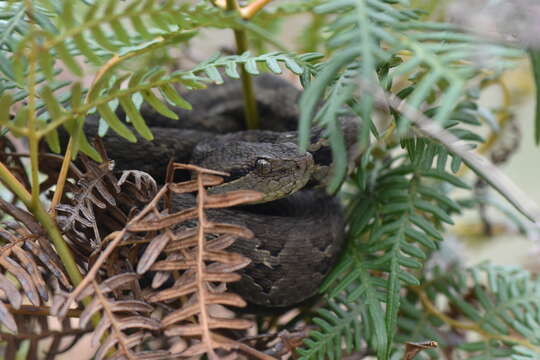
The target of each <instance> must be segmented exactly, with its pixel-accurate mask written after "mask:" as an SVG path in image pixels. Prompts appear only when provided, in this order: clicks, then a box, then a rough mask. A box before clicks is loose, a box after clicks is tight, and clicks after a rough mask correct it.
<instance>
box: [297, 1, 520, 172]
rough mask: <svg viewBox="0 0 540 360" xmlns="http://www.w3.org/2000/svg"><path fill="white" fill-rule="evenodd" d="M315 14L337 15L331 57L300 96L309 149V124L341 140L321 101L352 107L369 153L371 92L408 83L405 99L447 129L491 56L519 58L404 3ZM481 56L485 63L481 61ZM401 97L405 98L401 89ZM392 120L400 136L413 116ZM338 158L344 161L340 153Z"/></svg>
mask: <svg viewBox="0 0 540 360" xmlns="http://www.w3.org/2000/svg"><path fill="white" fill-rule="evenodd" d="M316 11H317V12H319V13H322V14H327V15H328V16H330V17H333V18H334V21H333V22H332V23H331V24H330V25H329V29H330V36H329V37H328V41H327V46H328V48H329V49H330V50H331V51H333V54H332V56H331V57H330V59H329V60H328V61H327V62H326V63H324V66H323V67H322V68H321V69H320V73H319V74H318V75H317V77H316V78H315V79H314V80H313V81H312V82H311V83H310V85H309V86H308V88H307V89H306V91H305V92H304V95H303V97H302V99H301V102H300V106H301V109H302V115H301V120H300V123H301V126H300V129H301V138H300V141H301V145H302V146H306V144H307V134H308V132H307V129H309V127H310V126H311V123H312V121H315V122H318V123H319V124H321V125H322V126H325V127H327V128H328V131H329V134H330V135H329V137H330V138H331V139H335V140H336V141H343V140H342V136H341V135H340V134H339V131H335V130H333V128H334V129H338V130H339V126H337V125H335V122H336V120H334V125H330V124H331V123H330V122H328V119H331V118H334V119H337V116H336V115H337V114H328V113H324V114H323V113H322V111H328V110H327V108H326V107H323V108H320V109H319V108H318V106H319V102H320V99H324V101H325V102H329V103H332V105H331V106H330V108H331V109H333V111H334V112H338V111H342V110H343V107H349V108H351V109H352V111H353V112H354V113H355V114H356V115H357V116H358V118H359V119H361V122H362V125H363V126H362V127H361V129H362V131H361V133H360V134H359V144H360V146H361V147H362V148H366V147H367V144H368V141H369V131H373V126H371V124H370V121H371V118H372V113H373V103H374V94H375V93H377V92H380V91H381V89H384V90H386V91H388V90H390V91H392V86H393V84H397V83H398V82H399V83H400V85H402V84H403V82H405V84H407V85H408V87H407V88H406V95H403V96H402V97H403V98H405V100H406V102H407V103H408V104H409V105H410V106H412V107H413V108H417V109H423V108H425V107H426V105H429V106H430V107H432V108H433V109H435V110H434V111H432V113H431V114H430V115H429V116H430V117H431V118H432V119H433V120H434V121H437V122H439V123H440V124H441V125H442V126H444V127H446V126H450V125H451V122H450V120H451V117H452V115H453V114H455V110H456V109H457V106H458V105H459V104H460V102H461V101H462V100H463V93H464V89H465V85H466V84H467V83H468V80H469V79H470V78H471V77H473V76H476V75H478V74H480V73H481V68H482V71H485V69H486V68H489V66H491V65H493V64H492V63H491V61H489V62H488V61H487V60H488V59H489V60H491V59H492V58H493V57H495V58H496V59H497V61H498V62H497V67H500V66H503V67H504V66H507V65H508V63H509V60H508V61H506V59H512V58H514V57H517V56H520V55H522V52H521V51H518V50H515V49H512V48H508V47H503V46H500V45H497V44H489V43H486V42H485V40H481V39H479V38H476V37H474V36H472V35H467V34H465V33H463V32H462V31H461V30H459V29H457V28H456V27H454V26H451V25H447V24H433V23H423V22H419V21H417V20H416V18H417V16H416V15H415V13H414V11H412V10H411V9H410V8H408V5H406V4H401V5H399V6H398V5H391V4H389V3H388V2H387V1H383V0H373V1H371V0H370V1H367V0H338V1H326V2H324V3H322V4H321V5H320V6H318V7H317V8H316ZM478 59H484V60H486V61H483V62H480V63H479V61H478ZM344 74H345V75H344ZM344 76H346V77H348V78H350V79H353V80H352V81H351V85H350V86H349V87H348V88H347V93H348V95H345V94H343V95H342V96H340V97H336V96H335V95H334V94H335V90H334V87H340V86H342V81H341V79H342V78H343V77H344ZM379 79H380V80H379ZM402 92H403V94H405V90H403V91H402ZM317 109H319V110H317ZM315 112H317V115H316V116H314V113H315ZM394 117H395V121H396V124H397V126H398V135H400V136H402V135H403V134H405V132H406V131H407V130H408V129H409V127H410V119H406V118H403V117H402V116H400V115H399V114H397V113H395V114H394ZM374 135H376V134H374ZM458 135H460V136H469V137H471V136H472V133H470V132H469V133H467V134H465V133H463V130H460V131H458ZM338 139H339V140H338ZM336 148H337V147H336ZM337 155H338V157H339V156H345V155H344V153H343V152H339V153H338V154H337ZM340 176H341V174H340ZM336 181H337V180H336Z"/></svg>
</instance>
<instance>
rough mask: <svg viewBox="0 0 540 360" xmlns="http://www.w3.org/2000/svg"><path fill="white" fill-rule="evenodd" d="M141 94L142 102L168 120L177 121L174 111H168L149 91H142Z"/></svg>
mask: <svg viewBox="0 0 540 360" xmlns="http://www.w3.org/2000/svg"><path fill="white" fill-rule="evenodd" d="M141 94H142V96H143V97H144V100H145V101H146V102H147V103H148V104H149V105H150V106H152V107H153V108H154V109H155V110H156V111H157V112H158V113H160V114H161V115H163V116H166V117H168V118H170V119H173V120H178V115H177V114H176V113H175V112H174V111H172V110H171V109H169V108H168V107H167V105H165V104H163V103H162V102H161V100H159V99H158V98H157V96H155V95H154V93H153V92H152V91H151V90H145V91H142V92H141Z"/></svg>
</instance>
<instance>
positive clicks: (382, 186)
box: [322, 139, 468, 359]
mask: <svg viewBox="0 0 540 360" xmlns="http://www.w3.org/2000/svg"><path fill="white" fill-rule="evenodd" d="M405 146H406V148H407V149H408V150H409V157H408V158H402V157H400V156H398V157H397V158H396V160H395V161H393V162H391V163H390V167H389V168H386V169H382V170H381V171H380V173H379V174H378V176H377V178H376V179H375V180H374V181H373V183H370V184H368V185H367V186H366V184H364V183H363V181H359V182H357V183H355V185H356V186H357V189H358V193H357V194H354V195H352V197H351V200H350V208H349V210H348V214H349V218H348V223H349V226H350V227H349V237H350V239H351V241H352V244H351V245H350V248H349V251H347V252H346V254H345V256H344V258H343V259H342V260H341V261H340V264H339V265H338V266H337V267H336V268H335V269H334V271H333V273H332V274H331V275H330V276H329V277H328V279H327V281H326V282H325V284H324V285H323V287H322V290H323V291H324V292H325V293H326V294H328V296H329V297H330V298H333V297H335V296H338V295H340V294H341V293H342V292H343V291H347V293H348V296H347V301H354V300H356V299H357V298H358V297H360V298H363V299H366V297H368V298H369V299H368V301H367V304H369V305H367V314H368V315H369V317H368V319H364V327H365V328H366V329H369V332H367V333H368V334H371V335H370V336H375V337H376V338H371V337H370V336H366V337H367V341H368V342H369V343H370V344H372V348H373V349H375V350H376V351H377V353H378V356H379V358H381V359H387V358H389V356H390V354H391V351H392V346H393V343H394V334H395V332H396V329H397V326H398V313H399V311H400V293H401V289H402V288H403V286H418V285H420V279H419V275H420V269H422V267H423V264H424V262H425V261H426V259H427V258H428V255H429V254H430V253H431V252H432V251H434V250H435V249H437V247H438V242H439V241H441V240H442V235H441V234H440V230H439V229H438V228H437V225H441V226H442V224H444V223H447V224H452V219H451V217H450V215H451V214H453V213H459V212H460V207H459V205H458V204H457V203H455V202H454V201H453V200H451V199H450V198H449V197H448V196H446V195H445V193H444V192H443V191H441V190H440V189H439V187H438V186H441V185H443V184H447V186H448V185H452V186H455V187H460V188H468V186H467V184H465V183H464V182H463V181H462V180H460V179H459V178H458V177H456V176H455V175H453V174H451V173H449V172H447V171H446V165H447V164H446V163H447V160H448V156H447V153H446V152H445V151H444V150H445V149H444V148H443V147H441V146H440V145H438V144H433V143H431V142H429V140H426V139H417V140H413V139H411V140H407V142H405ZM439 151H441V152H439ZM437 184H439V185H437ZM362 189H364V190H362ZM439 227H440V226H439ZM383 304H384V308H385V311H384V314H385V315H384V318H383V313H382V312H381V309H382V308H383ZM381 325H382V326H383V328H384V330H382V329H381Z"/></svg>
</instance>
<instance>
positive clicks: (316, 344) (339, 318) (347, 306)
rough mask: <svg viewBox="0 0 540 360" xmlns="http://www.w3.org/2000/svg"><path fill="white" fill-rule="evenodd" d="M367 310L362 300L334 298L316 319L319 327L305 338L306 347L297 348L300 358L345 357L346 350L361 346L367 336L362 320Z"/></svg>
mask: <svg viewBox="0 0 540 360" xmlns="http://www.w3.org/2000/svg"><path fill="white" fill-rule="evenodd" d="M365 311H366V309H365V304H363V302H362V301H356V302H351V301H347V300H346V299H344V298H340V299H335V300H334V299H332V300H330V301H329V302H328V305H327V307H326V308H322V309H319V310H318V311H317V313H318V316H317V317H315V318H314V319H313V323H314V324H315V325H317V326H318V328H319V329H318V330H314V331H311V332H310V333H309V338H307V339H304V347H302V348H300V349H297V352H298V354H300V360H308V359H332V360H333V359H342V354H343V353H344V350H345V353H351V352H352V351H353V350H355V349H360V347H361V346H362V338H363V336H364V334H363V325H362V320H361V319H362V318H363V317H365ZM343 348H344V349H343Z"/></svg>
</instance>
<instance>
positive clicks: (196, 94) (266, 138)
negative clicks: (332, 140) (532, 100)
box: [85, 74, 356, 308]
mask: <svg viewBox="0 0 540 360" xmlns="http://www.w3.org/2000/svg"><path fill="white" fill-rule="evenodd" d="M254 90H255V94H256V103H257V108H258V111H259V116H260V129H259V130H246V129H245V126H244V100H243V93H242V91H243V90H242V86H241V82H240V81H238V80H227V81H225V83H224V84H223V85H210V86H208V87H207V88H206V89H203V90H195V91H188V92H185V93H181V96H182V97H183V98H184V99H185V100H186V102H188V103H189V104H191V106H192V109H184V108H180V107H173V106H169V109H171V110H172V111H174V113H175V114H177V116H178V118H179V120H171V119H170V118H168V117H167V116H165V115H163V114H162V113H163V112H158V111H157V110H155V109H154V108H152V107H150V106H148V105H145V104H143V105H142V107H141V114H142V116H143V118H144V119H145V121H146V123H147V124H148V126H150V128H151V131H152V133H153V136H154V139H153V140H152V141H149V140H146V139H144V138H142V137H141V136H139V135H137V137H138V139H137V140H138V141H137V143H131V142H129V141H128V140H126V139H124V138H122V137H120V136H118V135H115V134H112V132H109V134H108V135H107V136H105V137H104V138H103V142H104V145H105V148H106V149H107V152H108V154H109V157H110V158H111V159H113V160H114V162H115V169H117V170H124V169H126V170H127V169H138V170H141V171H145V172H147V173H149V174H150V175H152V176H153V177H154V178H155V179H156V181H157V182H158V183H159V182H164V181H165V178H164V176H165V173H166V168H167V164H168V163H169V161H170V160H171V159H173V160H174V161H176V162H183V163H193V164H196V165H198V166H202V167H205V168H208V169H212V170H218V171H222V172H225V173H227V174H228V175H229V176H227V177H226V178H225V182H224V184H223V185H220V186H219V188H216V189H210V190H211V191H212V190H214V191H216V192H225V191H230V190H237V189H248V190H255V191H258V192H261V193H262V194H263V198H262V200H261V201H260V202H259V203H257V204H251V205H245V206H241V207H234V208H228V209H219V210H208V214H207V215H208V217H209V219H210V220H211V221H219V222H226V223H231V224H235V225H240V226H244V227H246V228H248V229H250V230H251V231H252V232H253V233H254V238H253V239H249V240H248V239H243V238H240V239H238V240H236V242H235V243H234V244H233V245H231V246H230V247H229V248H228V249H227V250H229V251H232V252H237V253H240V254H242V255H244V256H247V257H248V258H249V259H250V260H251V263H250V264H249V265H248V266H247V267H245V268H244V269H242V270H240V274H241V280H239V281H238V282H235V283H231V284H228V286H229V287H230V288H231V289H232V291H233V292H235V293H238V294H239V295H241V296H242V297H243V298H244V299H245V300H247V301H248V302H249V303H251V304H255V305H258V306H263V307H270V308H279V307H289V306H292V305H295V304H298V303H300V302H302V301H304V300H306V299H309V298H311V297H312V296H314V295H315V294H316V293H317V291H318V289H319V287H320V285H321V283H322V281H323V280H324V278H325V276H326V275H327V274H328V272H329V271H330V269H331V268H332V267H333V265H334V264H335V263H336V260H337V259H338V256H339V254H340V251H341V249H342V248H343V243H344V227H345V224H344V216H343V212H342V207H341V205H340V202H339V201H338V200H337V199H336V198H335V197H333V196H330V195H327V194H326V193H325V191H324V185H325V182H326V181H327V180H328V178H329V177H330V176H331V174H332V166H333V160H332V150H331V147H330V145H329V143H328V140H327V139H326V137H325V133H324V131H323V129H322V128H318V127H313V128H312V129H311V131H310V134H309V146H308V148H307V150H306V151H301V150H300V149H299V147H298V145H297V144H298V131H297V124H298V119H299V109H298V105H297V104H298V100H299V98H300V96H301V94H302V92H301V91H300V90H299V89H297V88H296V87H295V86H293V85H292V84H291V83H290V82H289V81H286V80H284V79H282V78H280V77H278V76H275V75H268V74H266V75H261V76H258V77H256V78H255V79H254ZM340 121H341V124H342V128H343V129H342V130H343V133H344V134H345V140H346V143H347V145H348V146H349V147H351V145H352V144H353V143H354V137H355V136H354V134H355V133H356V132H355V129H354V125H353V123H352V121H350V119H348V118H346V117H345V118H344V119H341V120H340ZM85 132H86V133H87V134H90V135H95V134H97V133H98V125H97V122H92V121H87V122H86V124H85ZM189 203H190V201H186V199H185V197H182V196H177V197H175V198H173V210H175V211H179V210H183V209H185V208H186V207H188V206H189ZM191 203H192V201H191Z"/></svg>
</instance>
